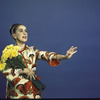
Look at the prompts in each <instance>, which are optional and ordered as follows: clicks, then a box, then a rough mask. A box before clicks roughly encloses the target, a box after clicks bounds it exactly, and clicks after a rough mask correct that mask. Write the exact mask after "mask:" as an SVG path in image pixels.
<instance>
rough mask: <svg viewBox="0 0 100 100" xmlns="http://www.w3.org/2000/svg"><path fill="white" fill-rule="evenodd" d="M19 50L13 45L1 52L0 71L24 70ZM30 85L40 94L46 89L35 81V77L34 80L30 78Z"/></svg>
mask: <svg viewBox="0 0 100 100" xmlns="http://www.w3.org/2000/svg"><path fill="white" fill-rule="evenodd" d="M19 49H20V48H19V46H14V45H13V44H11V45H8V46H7V47H5V49H4V50H3V51H2V56H1V60H0V71H3V70H7V69H9V68H13V69H18V68H21V69H22V70H23V69H24V68H26V66H25V62H24V61H23V58H22V56H21V55H18V51H19ZM23 76H24V77H26V74H23ZM29 80H30V79H29ZM32 83H33V84H34V85H35V86H36V87H37V88H38V90H39V91H40V92H42V91H43V90H44V89H45V88H46V86H45V85H44V84H42V83H41V82H40V81H39V80H38V79H37V77H35V80H34V79H33V78H32Z"/></svg>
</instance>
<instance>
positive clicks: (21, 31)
mask: <svg viewBox="0 0 100 100" xmlns="http://www.w3.org/2000/svg"><path fill="white" fill-rule="evenodd" d="M12 35H13V37H14V39H15V40H16V42H17V43H25V42H26V41H27V38H28V34H27V29H26V27H25V26H24V25H20V26H18V27H17V29H16V32H15V33H14V34H12Z"/></svg>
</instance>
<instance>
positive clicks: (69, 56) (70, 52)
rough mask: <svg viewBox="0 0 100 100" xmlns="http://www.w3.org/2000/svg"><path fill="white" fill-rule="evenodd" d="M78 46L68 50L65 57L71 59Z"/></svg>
mask: <svg viewBox="0 0 100 100" xmlns="http://www.w3.org/2000/svg"><path fill="white" fill-rule="evenodd" d="M76 49H77V47H74V46H71V48H70V49H69V50H68V51H67V53H66V55H65V59H70V58H71V57H72V55H73V54H74V53H76V52H77V50H76Z"/></svg>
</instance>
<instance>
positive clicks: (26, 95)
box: [2, 24, 77, 99]
mask: <svg viewBox="0 0 100 100" xmlns="http://www.w3.org/2000/svg"><path fill="white" fill-rule="evenodd" d="M10 34H11V35H12V37H13V39H14V40H15V45H17V46H19V47H20V50H19V55H21V56H22V57H23V60H24V61H25V65H26V67H27V68H24V70H22V69H21V68H20V69H13V68H9V69H7V70H4V71H2V74H3V76H4V77H5V78H6V79H7V88H6V98H7V99H9V98H10V99H41V98H42V96H41V93H40V91H39V90H38V89H37V88H36V87H35V85H34V84H33V83H32V81H31V80H32V79H34V80H35V79H36V77H37V79H39V80H40V78H39V77H38V76H37V74H36V61H37V60H40V59H41V60H45V61H47V62H48V63H49V64H50V66H57V65H59V64H60V62H61V60H62V59H67V60H68V59H70V58H71V57H72V55H73V54H74V53H76V52H77V50H76V49H77V47H74V46H72V47H71V48H70V49H69V50H68V51H67V53H66V54H65V55H61V54H57V53H55V52H49V51H40V50H39V49H37V48H35V47H34V46H31V47H29V46H28V45H26V44H25V42H26V41H27V39H28V33H27V29H26V27H25V26H24V25H22V24H13V25H12V26H11V27H10ZM21 74H26V75H27V77H26V78H25V77H23V76H21ZM29 77H30V80H29V79H28V78H29Z"/></svg>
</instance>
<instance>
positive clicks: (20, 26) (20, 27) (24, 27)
mask: <svg viewBox="0 0 100 100" xmlns="http://www.w3.org/2000/svg"><path fill="white" fill-rule="evenodd" d="M17 29H26V26H24V25H19V26H18V28H17Z"/></svg>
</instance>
